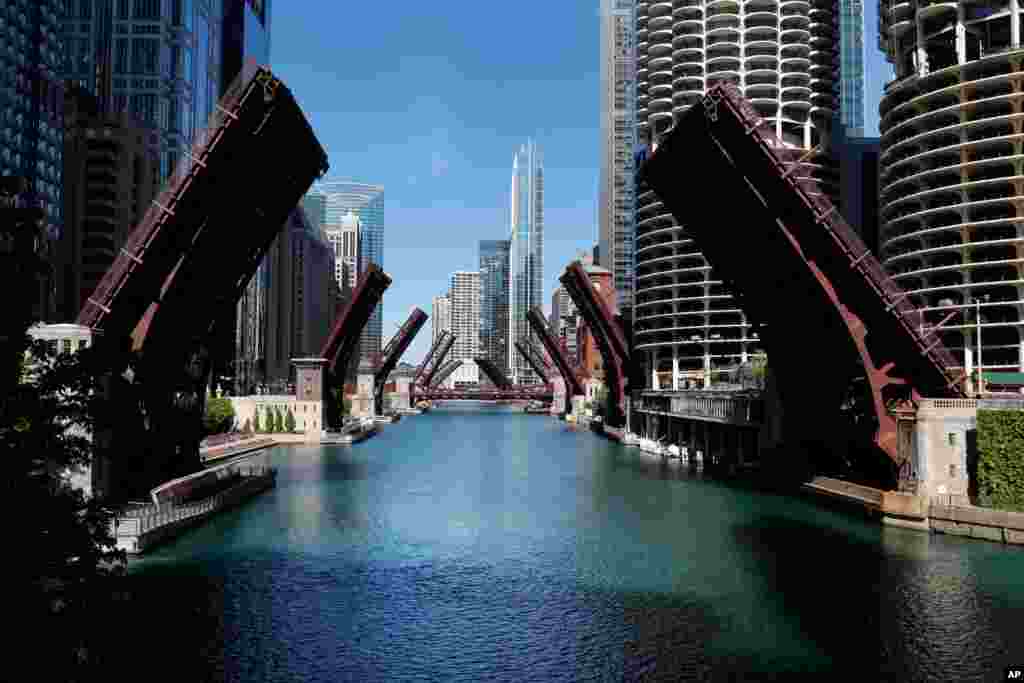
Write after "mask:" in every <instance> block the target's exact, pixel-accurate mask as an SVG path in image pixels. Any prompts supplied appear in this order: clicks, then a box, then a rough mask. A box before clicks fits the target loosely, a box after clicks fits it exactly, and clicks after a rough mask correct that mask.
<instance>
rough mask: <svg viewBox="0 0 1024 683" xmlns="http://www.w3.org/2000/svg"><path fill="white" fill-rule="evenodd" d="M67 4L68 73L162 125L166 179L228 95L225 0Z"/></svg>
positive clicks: (116, 104) (112, 102) (110, 101)
mask: <svg viewBox="0 0 1024 683" xmlns="http://www.w3.org/2000/svg"><path fill="white" fill-rule="evenodd" d="M224 1H226V2H229V3H231V2H242V0H224ZM30 4H31V3H30ZM247 4H248V5H249V6H250V9H251V8H252V6H254V5H256V4H260V5H262V3H253V2H252V1H251V0H250V1H249V2H248V3H247ZM63 5H64V7H65V8H66V9H67V10H68V11H67V12H65V13H64V15H63V17H62V26H61V29H62V30H61V33H62V37H63V39H64V42H65V47H66V50H65V53H64V64H63V78H66V79H69V80H73V81H76V82H77V83H79V84H80V85H81V86H82V87H84V88H85V89H86V90H88V91H89V92H92V93H94V94H95V95H96V96H97V97H99V99H100V102H101V106H103V107H104V108H109V109H111V110H112V111H114V112H119V111H124V110H128V111H130V112H131V113H132V114H133V115H134V116H135V118H136V119H137V120H139V121H142V122H145V123H147V124H149V125H151V126H153V127H154V128H156V129H157V130H159V131H160V133H161V135H160V174H161V177H162V178H164V179H166V178H167V177H168V176H169V175H170V173H171V172H172V171H173V170H174V168H175V166H176V165H177V162H178V159H179V157H180V156H181V153H182V150H183V148H185V147H186V146H188V145H191V144H192V140H193V138H194V136H195V133H196V131H197V130H202V129H203V128H205V127H206V123H207V120H208V119H209V117H210V114H211V113H212V112H213V109H214V107H215V105H216V104H217V100H218V98H219V97H220V91H221V89H220V82H221V35H222V30H223V19H224V16H225V7H224V4H223V2H222V0H79V1H78V2H64V3H63ZM263 11H264V10H263V9H262V8H261V9H260V12H261V13H262V12H263Z"/></svg>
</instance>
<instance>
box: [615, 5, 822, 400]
mask: <svg viewBox="0 0 1024 683" xmlns="http://www.w3.org/2000/svg"><path fill="white" fill-rule="evenodd" d="M835 12H836V0H813V1H812V2H794V3H782V4H779V3H775V2H773V1H771V0H749V1H748V2H743V3H740V2H735V1H733V0H725V1H724V2H715V3H708V4H707V5H705V4H704V3H700V2H685V3H683V2H681V3H673V4H669V3H665V2H653V1H651V0H640V1H639V2H638V3H637V130H638V138H639V141H640V143H641V144H652V143H653V144H654V145H656V144H657V142H658V140H659V138H660V136H661V135H663V134H664V133H665V131H667V130H668V129H669V128H670V127H671V126H672V123H673V120H674V119H675V118H676V117H679V116H681V115H682V114H684V113H685V112H686V111H687V110H688V109H689V108H690V107H691V106H694V105H697V106H700V102H701V98H702V97H703V95H704V93H705V91H706V90H707V89H708V88H710V87H711V86H713V85H715V84H717V83H720V82H724V81H728V82H731V83H733V84H735V85H736V86H738V87H739V88H740V89H741V91H742V92H743V94H744V95H745V96H746V97H747V98H748V99H749V100H750V102H751V104H752V106H753V107H754V108H755V109H756V110H757V112H758V113H759V114H760V115H761V117H762V118H763V120H764V121H765V123H767V124H768V125H769V126H771V128H772V129H774V132H775V134H776V136H777V137H778V138H779V139H780V140H781V141H782V144H783V145H784V147H785V148H786V149H785V150H784V154H786V155H787V156H790V157H794V160H795V158H796V157H798V156H800V155H802V154H804V152H805V150H810V149H812V148H814V147H816V146H817V145H818V143H819V142H825V143H827V142H828V139H829V137H830V134H831V125H832V119H833V116H835V114H836V113H837V109H838V100H837V98H836V84H835V81H834V78H835V76H836V67H837V64H836V59H835V55H836V47H837V37H836V30H835V29H836V22H835V19H834V14H835ZM825 147H826V148H827V144H826V145H825ZM806 161H808V162H810V163H807V164H806V165H803V166H801V167H800V169H801V170H800V173H801V175H802V174H805V173H806V174H808V175H809V176H810V177H811V178H813V179H814V180H816V181H818V182H819V183H820V186H821V187H822V189H823V191H825V192H826V193H828V194H831V195H833V196H835V195H836V194H837V193H838V191H837V183H836V173H835V164H834V162H833V161H832V160H831V159H830V157H828V156H827V155H825V154H820V153H819V154H815V155H814V156H812V157H810V158H808V159H807V160H806ZM688 172H691V173H700V169H699V168H693V169H688ZM695 201H699V198H695ZM693 238H694V235H692V234H690V233H689V231H688V230H687V228H686V226H684V225H679V224H678V223H676V222H675V220H674V219H673V217H672V215H671V214H670V213H669V212H668V210H667V209H666V208H665V207H664V205H663V204H662V203H661V202H660V201H659V200H658V198H657V197H656V196H655V195H654V193H653V192H651V191H650V190H649V189H648V188H647V187H645V186H643V185H641V186H640V187H639V188H638V189H637V212H636V252H635V253H636V287H635V295H634V302H633V338H634V349H635V352H636V355H637V356H639V357H641V358H642V359H643V361H644V365H645V366H646V371H645V372H644V377H645V378H646V381H647V382H648V383H649V384H648V388H657V389H675V388H679V386H680V385H679V380H680V379H681V378H689V379H702V380H703V381H705V382H708V381H710V380H711V377H712V372H713V371H714V369H715V368H716V367H734V366H735V365H737V364H739V363H742V362H745V361H748V360H749V357H750V354H751V353H754V352H757V351H758V350H759V349H760V342H759V340H758V339H757V338H756V336H753V335H752V334H751V333H750V327H751V325H750V322H749V320H748V319H747V317H746V314H745V313H744V311H743V310H742V309H740V307H739V305H738V304H737V302H736V301H735V299H733V297H732V296H731V294H730V293H729V292H728V291H727V290H726V288H725V286H724V284H723V283H722V280H721V279H720V278H719V277H717V275H716V273H714V272H713V271H712V269H711V265H710V264H709V263H708V262H707V260H706V259H705V258H704V255H703V254H702V253H701V252H700V250H699V249H698V247H697V244H696V242H695V241H694V239H693ZM739 248H742V246H741V245H740V246H739ZM601 258H602V259H604V252H603V249H602V253H601Z"/></svg>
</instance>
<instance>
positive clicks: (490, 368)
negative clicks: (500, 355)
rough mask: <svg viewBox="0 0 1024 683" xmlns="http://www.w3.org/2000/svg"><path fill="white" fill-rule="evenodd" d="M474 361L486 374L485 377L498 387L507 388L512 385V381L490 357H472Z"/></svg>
mask: <svg viewBox="0 0 1024 683" xmlns="http://www.w3.org/2000/svg"><path fill="white" fill-rule="evenodd" d="M473 360H474V362H475V363H476V364H477V367H479V368H480V369H481V370H483V371H484V374H485V375H487V379H489V380H491V383H492V384H494V386H495V387H497V388H498V389H503V390H504V389H508V388H509V387H510V386H512V381H511V380H510V379H509V378H508V377H507V376H506V375H505V373H504V372H502V370H501V368H499V367H498V366H497V365H495V364H494V361H492V360H491V359H490V358H474V359H473Z"/></svg>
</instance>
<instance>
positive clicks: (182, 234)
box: [77, 60, 328, 497]
mask: <svg viewBox="0 0 1024 683" xmlns="http://www.w3.org/2000/svg"><path fill="white" fill-rule="evenodd" d="M281 159H287V160H288V163H280V160H281ZM327 169H328V164H327V155H326V153H325V152H324V150H323V148H322V147H321V145H320V143H319V141H318V140H317V138H316V135H315V134H314V132H313V130H312V128H311V127H310V125H309V123H308V121H307V120H306V117H305V115H304V114H303V112H302V110H301V108H300V107H299V105H298V103H297V102H296V101H295V98H294V97H293V96H292V94H291V92H290V91H289V89H288V88H287V87H285V86H284V84H283V83H282V82H281V81H280V80H279V79H278V78H277V77H275V76H274V75H273V73H271V71H270V70H269V69H267V68H265V67H260V66H258V65H257V64H256V63H255V62H253V61H251V60H250V61H248V62H247V63H246V64H245V65H244V66H243V69H242V72H241V73H240V74H239V76H238V77H237V78H236V79H235V81H234V82H233V83H232V85H231V86H230V87H229V88H228V90H227V92H226V93H225V95H224V97H223V98H221V100H220V101H219V103H218V105H217V108H216V110H215V112H214V114H213V115H212V116H211V118H210V121H209V127H208V128H207V129H206V130H205V131H203V132H202V133H199V134H198V135H197V136H196V139H195V141H194V143H193V145H192V147H191V148H190V149H189V150H186V152H185V154H184V155H183V156H182V160H181V162H180V164H179V165H178V167H177V168H176V169H175V171H174V173H173V174H172V175H171V176H170V178H169V179H168V181H167V183H166V184H165V186H164V188H163V190H162V191H161V192H160V194H159V195H158V196H157V198H156V199H154V200H153V202H152V204H151V206H150V207H149V208H148V210H147V212H146V214H145V216H144V217H143V219H142V220H141V221H140V222H139V224H138V225H137V226H135V228H134V229H133V230H132V232H131V233H130V235H129V237H128V239H127V241H126V242H125V244H124V246H123V247H122V248H121V249H120V252H119V253H118V254H117V255H116V257H115V259H114V261H113V263H112V264H111V266H110V268H109V269H108V270H107V272H106V273H105V275H104V276H103V278H102V279H101V281H100V283H99V284H98V285H97V287H96V289H95V291H94V292H93V293H92V295H91V296H90V297H89V298H88V300H87V302H86V304H85V306H84V307H83V308H82V311H81V313H80V314H79V317H78V320H77V322H78V324H80V325H84V326H88V327H90V328H91V329H92V330H93V331H94V332H95V333H96V339H97V342H96V346H97V351H98V352H99V353H100V358H101V359H102V363H103V365H104V368H105V370H104V371H105V372H106V376H107V380H106V384H107V391H108V394H109V395H110V398H111V400H114V401H118V402H121V403H123V404H124V405H123V406H122V409H123V411H124V412H123V413H122V419H119V420H117V421H115V422H114V423H113V424H109V425H103V426H101V427H100V428H98V429H97V433H96V435H95V439H94V442H95V444H96V447H97V455H98V457H99V458H101V459H104V458H111V457H113V456H114V454H115V453H118V452H139V451H144V452H146V451H148V453H147V456H148V457H147V458H145V459H146V460H148V461H149V463H141V462H136V463H133V464H132V465H131V466H130V467H133V468H135V472H133V473H132V475H131V476H132V477H133V478H134V479H133V481H135V482H136V483H138V482H139V481H140V480H145V479H148V480H150V481H152V480H154V479H156V480H162V479H166V478H172V477H174V476H178V475H180V474H187V473H190V472H192V471H195V470H196V469H198V468H199V467H201V463H200V459H199V441H200V439H201V437H202V434H201V416H202V412H203V405H204V401H205V396H206V391H205V384H206V379H207V376H208V374H209V371H210V363H209V356H208V351H207V347H208V344H209V343H210V335H211V333H212V331H213V328H214V325H215V324H217V321H219V320H222V319H224V318H225V316H224V313H225V312H227V311H229V310H230V307H232V306H234V305H235V304H236V302H237V300H238V297H239V295H240V294H241V292H242V291H243V290H244V288H245V286H246V285H247V284H248V282H249V280H250V278H251V277H252V275H253V273H254V272H255V271H256V268H257V266H258V264H259V262H260V259H262V257H263V255H264V254H265V253H266V251H267V249H268V248H269V247H270V245H271V243H272V242H273V240H274V238H275V237H276V236H277V234H278V233H279V232H280V230H281V226H282V225H283V224H284V222H285V220H286V219H287V216H288V213H289V212H290V211H291V210H292V209H294V208H295V207H296V206H297V205H298V202H299V200H300V199H301V197H302V195H303V194H304V193H305V192H306V190H308V189H309V187H310V186H311V185H312V183H313V181H314V180H315V179H316V178H318V177H320V176H322V175H323V174H324V173H326V171H327ZM240 223H244V225H245V229H244V230H239V229H238V226H239V224H240ZM132 351H135V352H137V353H136V354H134V355H133V353H132ZM127 367H131V368H132V369H133V372H132V375H131V379H130V380H123V379H122V377H121V374H122V372H123V371H124V369H125V368H127ZM143 415H145V419H143ZM133 417H134V418H135V419H133ZM122 441H123V442H124V443H121V442H122ZM141 459H142V458H139V459H137V460H141ZM118 467H120V465H119V466H118ZM130 467H127V466H126V467H125V468H123V469H124V471H127V470H128V469H130ZM115 479H117V477H115ZM105 488H106V489H107V492H108V493H109V494H110V495H111V496H112V497H117V496H118V495H120V494H121V493H126V490H127V488H130V487H129V485H128V483H127V482H126V480H125V478H124V477H121V478H120V480H119V481H114V480H111V481H110V482H109V485H108V486H106V487H105ZM136 488H138V486H136ZM134 492H137V491H134ZM134 492H133V493H134ZM100 495H106V494H100Z"/></svg>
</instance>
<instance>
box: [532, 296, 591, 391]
mask: <svg viewBox="0 0 1024 683" xmlns="http://www.w3.org/2000/svg"><path fill="white" fill-rule="evenodd" d="M526 322H528V323H529V324H530V328H531V329H532V330H533V333H534V334H536V335H537V338H538V339H540V343H541V344H542V345H543V346H544V349H545V350H546V351H547V352H548V356H550V357H551V360H552V362H553V363H554V364H555V367H556V368H557V369H558V372H559V374H561V375H562V379H563V380H564V381H565V392H566V404H567V405H568V404H569V403H571V400H572V397H573V396H583V395H585V394H586V391H584V389H583V382H582V380H581V379H580V375H579V373H578V372H577V370H576V368H575V367H573V364H572V363H571V362H569V358H568V357H567V356H566V354H565V349H563V348H562V346H561V344H559V343H558V338H557V336H556V335H555V333H554V332H553V331H552V330H551V328H550V327H548V322H547V320H545V318H544V311H542V310H541V308H540V306H534V307H533V308H531V309H530V310H528V311H527V312H526Z"/></svg>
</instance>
